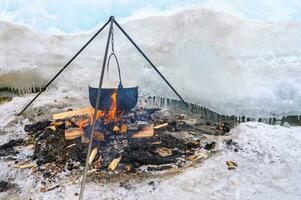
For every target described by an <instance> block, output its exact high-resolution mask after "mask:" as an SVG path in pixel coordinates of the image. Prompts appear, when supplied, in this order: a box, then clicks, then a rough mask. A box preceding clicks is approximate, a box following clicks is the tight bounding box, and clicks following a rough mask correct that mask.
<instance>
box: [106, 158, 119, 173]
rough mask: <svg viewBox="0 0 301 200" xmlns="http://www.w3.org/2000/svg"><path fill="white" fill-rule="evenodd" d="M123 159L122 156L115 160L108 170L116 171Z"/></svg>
mask: <svg viewBox="0 0 301 200" xmlns="http://www.w3.org/2000/svg"><path fill="white" fill-rule="evenodd" d="M121 158H122V156H120V157H119V158H115V159H114V160H112V162H111V163H110V165H109V166H108V170H110V171H114V170H115V169H116V167H117V165H118V164H119V162H120V160H121Z"/></svg>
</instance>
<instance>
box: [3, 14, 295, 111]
mask: <svg viewBox="0 0 301 200" xmlns="http://www.w3.org/2000/svg"><path fill="white" fill-rule="evenodd" d="M122 26H123V27H124V28H125V30H126V31H127V32H128V33H129V34H130V35H131V36H132V37H133V39H134V40H135V41H136V42H137V44H138V45H139V46H141V47H142V49H143V50H144V51H145V53H146V54H147V55H148V56H149V58H151V60H153V61H154V63H155V64H156V65H157V66H158V67H159V69H160V70H161V71H162V73H163V74H165V75H166V77H167V78H168V80H170V82H171V83H172V84H173V85H174V86H175V88H177V90H179V93H181V94H182V95H183V97H185V98H186V99H187V100H189V101H191V102H194V103H199V104H202V105H204V106H207V107H209V108H212V109H214V110H216V111H218V112H221V113H225V114H247V115H258V114H260V115H262V114H266V115H271V114H294V113H298V114H300V113H301V101H300V97H301V81H300V79H301V76H300V72H301V51H300V50H299V48H300V46H301V23H298V22H286V23H284V22H282V23H277V22H273V23H272V22H270V23H268V22H264V23H263V22H262V23H260V22H252V21H248V20H242V19H238V18H235V17H233V16H230V15H226V14H223V13H220V12H214V11H210V10H205V9H195V10H191V9H190V10H184V11H182V12H179V13H176V14H172V15H169V16H157V17H148V18H145V19H139V20H133V21H128V22H126V23H123V24H122ZM92 34H93V33H92V32H91V33H89V34H79V35H64V36H48V35H43V34H41V33H37V32H33V31H32V30H30V29H27V28H25V27H21V26H17V25H14V24H8V23H5V22H1V23H0V41H1V45H0V87H4V86H5V87H16V88H19V87H21V88H23V89H25V90H26V88H27V87H32V85H39V86H40V85H43V84H45V81H46V80H47V79H49V78H50V77H51V76H53V75H54V74H55V72H56V71H58V70H59V69H60V67H61V66H62V65H64V64H65V63H66V62H67V61H68V59H69V58H70V57H71V56H72V55H73V54H74V53H75V52H76V51H77V50H78V49H79V48H80V47H81V45H83V44H84V43H85V42H86V41H87V40H88V39H89V37H91V35H92ZM106 37H107V31H104V32H103V33H102V34H101V35H100V37H99V38H97V39H96V40H95V42H94V43H93V44H92V45H91V46H89V47H88V49H87V50H86V51H84V52H83V54H82V55H80V56H79V57H78V59H77V60H76V61H75V62H74V63H73V64H72V65H71V66H70V67H69V69H68V70H66V72H64V74H62V76H61V77H60V78H59V79H58V80H57V81H56V82H55V83H54V85H53V87H55V88H62V87H63V88H65V89H70V90H78V91H79V92H81V93H83V95H87V90H86V89H87V86H88V85H97V83H98V80H99V73H100V66H101V62H102V57H103V53H104V45H105V38H106ZM115 43H116V47H115V49H116V51H117V54H118V56H119V60H120V64H121V68H122V75H123V79H124V80H125V81H126V82H127V83H126V84H130V85H133V84H138V85H139V86H140V89H141V91H142V92H143V93H144V94H147V95H162V96H168V97H175V96H174V95H173V94H172V93H171V92H170V90H169V88H168V87H167V86H166V85H165V84H164V83H163V82H162V81H161V80H160V78H159V76H158V75H157V74H156V73H155V72H154V70H153V69H151V67H150V66H149V65H148V64H147V63H146V62H145V60H143V58H142V57H141V56H140V55H139V54H138V53H137V51H136V50H135V49H134V48H133V47H132V46H131V45H130V44H129V42H128V41H127V40H126V39H125V37H124V36H123V35H121V34H120V32H118V30H115ZM14 76H15V77H16V79H15V81H12V80H13V78H12V77H14ZM7 77H10V78H9V79H8V78H7ZM20 77H23V78H20ZM25 77H26V78H25ZM114 81H115V82H116V81H117V71H116V66H114V65H112V66H111V69H110V73H109V76H108V78H105V82H106V83H109V82H110V83H112V82H114Z"/></svg>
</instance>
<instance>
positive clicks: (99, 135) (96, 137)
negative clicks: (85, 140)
mask: <svg viewBox="0 0 301 200" xmlns="http://www.w3.org/2000/svg"><path fill="white" fill-rule="evenodd" d="M93 139H94V140H97V141H100V142H104V141H105V137H104V135H103V133H101V132H99V131H95V132H94V134H93Z"/></svg>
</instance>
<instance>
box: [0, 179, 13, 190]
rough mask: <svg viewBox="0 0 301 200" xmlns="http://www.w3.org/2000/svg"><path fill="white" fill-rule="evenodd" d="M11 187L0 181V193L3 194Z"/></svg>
mask: <svg viewBox="0 0 301 200" xmlns="http://www.w3.org/2000/svg"><path fill="white" fill-rule="evenodd" d="M11 187H12V185H11V184H10V183H8V182H6V181H0V192H5V191H7V190H9V189H10V188H11Z"/></svg>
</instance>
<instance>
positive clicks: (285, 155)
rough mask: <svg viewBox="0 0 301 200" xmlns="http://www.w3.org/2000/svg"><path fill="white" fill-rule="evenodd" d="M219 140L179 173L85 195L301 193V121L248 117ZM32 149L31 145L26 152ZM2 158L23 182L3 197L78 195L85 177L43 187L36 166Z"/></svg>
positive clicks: (7, 176)
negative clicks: (276, 122) (231, 165)
mask: <svg viewBox="0 0 301 200" xmlns="http://www.w3.org/2000/svg"><path fill="white" fill-rule="evenodd" d="M3 114H4V113H3V110H1V115H3ZM14 123H16V122H13V124H14ZM13 131H14V132H18V134H17V136H16V135H15V137H23V136H24V134H25V133H24V131H22V126H15V127H14V130H12V129H11V131H9V132H8V133H7V135H8V134H10V135H14V134H13ZM7 135H3V136H0V138H1V139H0V140H1V143H4V142H5V141H6V140H7V139H8V138H11V137H7ZM230 138H231V139H233V141H234V142H236V143H237V144H238V146H235V147H236V148H238V149H239V151H238V152H235V151H234V146H227V145H226V144H225V142H224V140H225V139H230ZM218 146H219V147H218V148H219V152H218V153H217V154H215V155H214V156H213V157H211V158H209V159H207V160H205V161H203V162H201V163H199V164H197V165H196V166H194V167H191V168H187V169H185V170H183V171H182V172H180V173H177V174H174V175H170V176H158V177H152V178H139V179H138V180H137V179H129V180H128V181H127V182H125V183H123V184H120V183H119V182H110V181H109V180H106V181H105V182H106V183H105V184H104V183H99V182H88V184H87V185H86V191H85V199H142V198H143V199H170V200H174V199H229V200H230V199H231V200H232V199H279V200H280V199H281V200H282V199H291V200H294V199H300V198H301V171H300V169H301V150H300V149H301V127H281V126H271V125H266V124H262V123H253V122H249V123H243V124H240V125H238V126H237V127H236V128H234V129H232V130H231V132H230V133H229V135H228V136H223V137H222V136H220V141H219V144H218ZM27 154H28V152H26V151H25V152H23V153H22V154H21V155H20V156H24V155H27ZM226 160H233V161H235V162H236V163H237V164H238V167H237V169H235V170H231V171H229V170H228V169H227V166H226V163H225V162H226ZM0 163H1V164H0V166H1V167H0V169H1V173H0V180H9V181H10V182H12V183H15V184H17V189H12V190H10V191H8V192H5V193H0V199H20V198H22V199H28V198H30V197H31V198H32V199H77V198H78V196H77V194H76V193H78V192H79V188H80V180H77V181H75V182H68V183H67V184H66V185H65V186H63V187H59V188H57V189H55V190H52V191H49V192H46V193H42V192H40V187H41V185H40V182H39V179H37V180H36V179H35V178H34V177H33V174H32V173H31V170H28V169H27V170H26V169H25V170H24V169H16V168H13V167H12V166H13V165H14V164H13V162H3V161H1V162H0ZM122 185H123V186H122Z"/></svg>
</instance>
